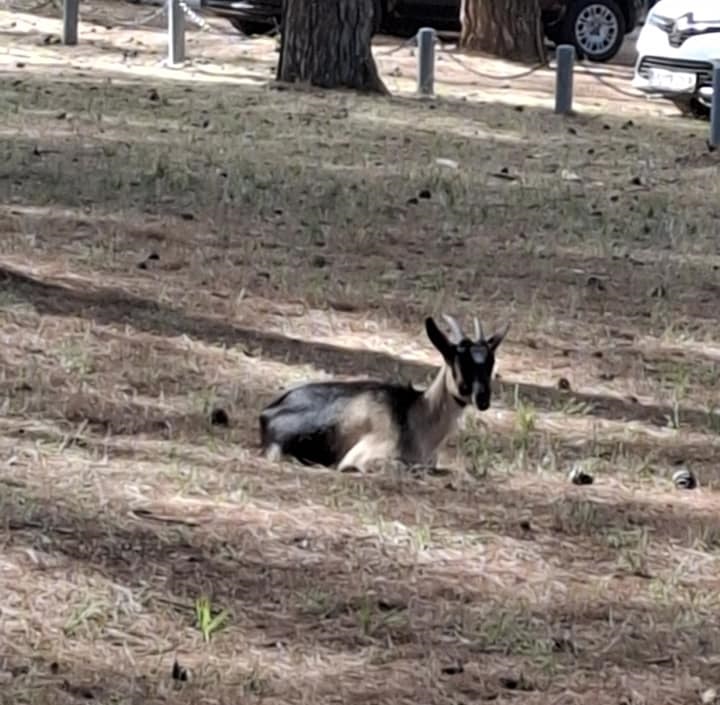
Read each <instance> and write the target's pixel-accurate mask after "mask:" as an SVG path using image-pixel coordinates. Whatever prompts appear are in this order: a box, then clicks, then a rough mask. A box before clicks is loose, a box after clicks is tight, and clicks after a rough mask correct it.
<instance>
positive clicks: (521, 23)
mask: <svg viewBox="0 0 720 705" xmlns="http://www.w3.org/2000/svg"><path fill="white" fill-rule="evenodd" d="M460 21H461V23H462V31H461V33H460V46H461V47H462V48H463V49H470V50H471V51H481V52H485V53H487V54H492V55H494V56H499V57H500V58H503V59H510V60H513V61H526V62H532V61H545V46H544V43H543V36H544V33H543V27H542V19H541V16H540V4H539V2H538V0H504V1H503V2H498V0H462V4H461V9H460Z"/></svg>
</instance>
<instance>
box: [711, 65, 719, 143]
mask: <svg viewBox="0 0 720 705" xmlns="http://www.w3.org/2000/svg"><path fill="white" fill-rule="evenodd" d="M712 89H713V94H712V103H711V107H710V145H711V146H712V147H720V61H716V62H715V63H714V64H713V72H712Z"/></svg>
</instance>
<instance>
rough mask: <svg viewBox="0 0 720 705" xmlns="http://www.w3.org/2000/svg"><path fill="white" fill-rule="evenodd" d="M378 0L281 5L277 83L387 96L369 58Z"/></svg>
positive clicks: (290, 0)
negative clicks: (299, 84)
mask: <svg viewBox="0 0 720 705" xmlns="http://www.w3.org/2000/svg"><path fill="white" fill-rule="evenodd" d="M379 7H380V4H379V3H378V2H377V1H376V0H284V1H283V19H282V39H281V45H280V61H279V62H278V70H277V80H278V81H285V82H288V83H295V82H301V83H309V84H310V85H313V86H318V87H320V88H350V89H353V90H357V91H362V92H369V93H382V94H387V93H388V90H387V88H386V87H385V84H384V83H383V82H382V79H381V78H380V74H379V73H378V70H377V66H376V65H375V59H374V58H373V55H372V48H371V42H372V36H373V33H374V31H375V29H376V27H377V26H378V24H379V19H380V18H379Z"/></svg>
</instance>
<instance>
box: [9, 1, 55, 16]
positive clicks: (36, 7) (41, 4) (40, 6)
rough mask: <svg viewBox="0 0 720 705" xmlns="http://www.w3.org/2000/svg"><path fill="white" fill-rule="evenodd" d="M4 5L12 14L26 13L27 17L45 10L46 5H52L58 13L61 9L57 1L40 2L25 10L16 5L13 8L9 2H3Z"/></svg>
mask: <svg viewBox="0 0 720 705" xmlns="http://www.w3.org/2000/svg"><path fill="white" fill-rule="evenodd" d="M4 5H5V7H9V8H10V9H11V10H12V11H13V12H26V13H27V14H29V15H32V14H34V13H35V12H37V11H38V10H42V9H44V8H46V7H47V6H48V5H52V6H53V7H54V8H55V9H56V10H58V11H59V10H60V9H61V8H60V4H59V2H58V0H42V2H39V3H38V4H37V5H33V6H32V7H31V8H29V9H27V10H26V9H25V8H21V7H18V6H17V5H16V6H14V7H13V3H11V2H10V0H5V2H4Z"/></svg>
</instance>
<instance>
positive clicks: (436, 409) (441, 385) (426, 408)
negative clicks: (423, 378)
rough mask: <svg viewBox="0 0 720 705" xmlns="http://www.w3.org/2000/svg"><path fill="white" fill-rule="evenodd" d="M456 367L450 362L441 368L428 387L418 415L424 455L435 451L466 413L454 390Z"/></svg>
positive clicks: (419, 440)
mask: <svg viewBox="0 0 720 705" xmlns="http://www.w3.org/2000/svg"><path fill="white" fill-rule="evenodd" d="M451 375H452V371H451V370H450V368H449V367H448V366H447V365H445V364H444V365H443V366H442V367H441V368H440V369H439V370H438V373H437V375H436V376H435V379H434V380H433V382H432V384H431V385H430V386H429V387H428V388H427V389H426V390H425V392H424V393H423V395H422V397H421V398H420V404H419V405H418V406H419V408H418V415H417V417H416V419H415V422H416V424H417V426H416V427H415V428H416V429H417V432H418V434H419V435H418V444H419V445H420V447H421V448H422V451H423V455H426V456H431V455H433V454H434V453H435V452H436V451H437V449H438V447H439V446H440V444H441V443H442V442H443V441H444V440H445V439H446V438H447V436H448V435H449V434H450V432H451V431H452V430H453V428H454V427H455V425H456V424H457V421H458V419H459V418H460V416H461V415H462V413H463V410H464V407H462V406H461V405H460V404H458V402H457V401H456V400H455V399H454V398H453V395H452V393H451V392H450V389H451V384H452V379H451Z"/></svg>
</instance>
